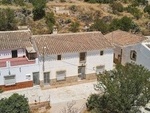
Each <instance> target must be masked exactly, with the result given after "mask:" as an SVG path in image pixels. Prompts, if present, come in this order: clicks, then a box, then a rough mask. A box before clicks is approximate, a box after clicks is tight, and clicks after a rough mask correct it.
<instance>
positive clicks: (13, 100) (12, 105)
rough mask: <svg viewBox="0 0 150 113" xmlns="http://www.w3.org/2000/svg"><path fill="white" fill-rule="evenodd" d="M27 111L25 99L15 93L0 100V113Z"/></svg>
mask: <svg viewBox="0 0 150 113" xmlns="http://www.w3.org/2000/svg"><path fill="white" fill-rule="evenodd" d="M29 111H30V110H29V105H28V100H27V98H25V97H24V96H22V95H19V94H17V93H14V94H13V95H11V96H10V97H9V98H3V99H1V100H0V113H29Z"/></svg>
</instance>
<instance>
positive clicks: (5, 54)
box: [0, 48, 26, 59]
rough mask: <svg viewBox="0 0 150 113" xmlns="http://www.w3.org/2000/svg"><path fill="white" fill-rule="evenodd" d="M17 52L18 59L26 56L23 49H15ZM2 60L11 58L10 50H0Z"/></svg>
mask: <svg viewBox="0 0 150 113" xmlns="http://www.w3.org/2000/svg"><path fill="white" fill-rule="evenodd" d="M17 52H18V57H22V56H23V55H25V54H26V51H25V49H23V48H22V49H17ZM4 58H12V54H11V50H1V51H0V59H4Z"/></svg>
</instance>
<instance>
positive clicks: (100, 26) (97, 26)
mask: <svg viewBox="0 0 150 113" xmlns="http://www.w3.org/2000/svg"><path fill="white" fill-rule="evenodd" d="M90 29H91V30H92V31H93V30H98V31H101V32H102V33H104V34H105V33H107V32H108V31H109V25H108V24H107V23H105V22H104V21H103V20H101V19H98V20H96V21H95V22H94V24H93V25H92V26H91V27H90Z"/></svg>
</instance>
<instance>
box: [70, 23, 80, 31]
mask: <svg viewBox="0 0 150 113" xmlns="http://www.w3.org/2000/svg"><path fill="white" fill-rule="evenodd" d="M79 26H80V24H79V22H72V23H71V25H70V31H72V32H77V31H79Z"/></svg>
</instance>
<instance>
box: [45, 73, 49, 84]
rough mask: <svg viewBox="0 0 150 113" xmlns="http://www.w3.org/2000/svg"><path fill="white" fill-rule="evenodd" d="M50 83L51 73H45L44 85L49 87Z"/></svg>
mask: <svg viewBox="0 0 150 113" xmlns="http://www.w3.org/2000/svg"><path fill="white" fill-rule="evenodd" d="M49 83H50V73H49V72H45V73H44V85H48V84H49Z"/></svg>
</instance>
